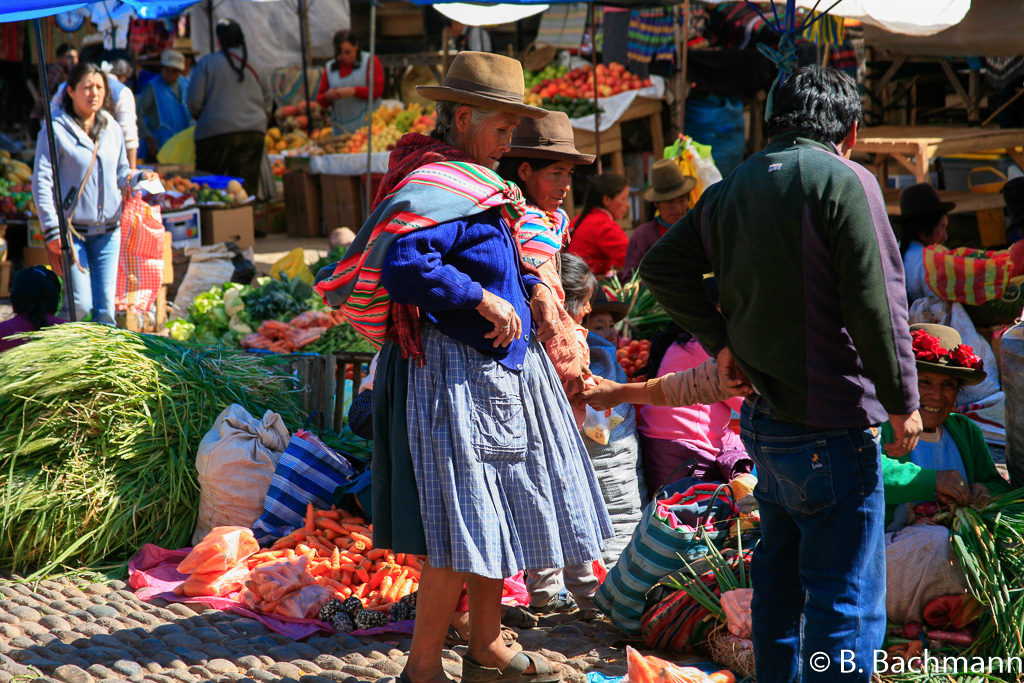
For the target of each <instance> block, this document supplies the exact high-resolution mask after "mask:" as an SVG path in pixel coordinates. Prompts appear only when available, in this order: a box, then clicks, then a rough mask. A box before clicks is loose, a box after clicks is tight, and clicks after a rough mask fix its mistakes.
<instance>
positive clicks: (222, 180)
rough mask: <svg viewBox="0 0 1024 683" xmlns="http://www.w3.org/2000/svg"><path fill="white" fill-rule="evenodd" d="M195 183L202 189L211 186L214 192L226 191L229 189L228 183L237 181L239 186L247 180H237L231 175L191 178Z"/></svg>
mask: <svg viewBox="0 0 1024 683" xmlns="http://www.w3.org/2000/svg"><path fill="white" fill-rule="evenodd" d="M189 180H191V181H192V182H193V183H195V184H196V185H198V186H199V187H202V186H203V185H209V186H210V189H213V190H226V189H228V183H230V182H231V181H232V180H237V181H238V182H239V184H241V183H244V182H245V178H235V177H233V176H229V175H197V176H192V177H191V178H189Z"/></svg>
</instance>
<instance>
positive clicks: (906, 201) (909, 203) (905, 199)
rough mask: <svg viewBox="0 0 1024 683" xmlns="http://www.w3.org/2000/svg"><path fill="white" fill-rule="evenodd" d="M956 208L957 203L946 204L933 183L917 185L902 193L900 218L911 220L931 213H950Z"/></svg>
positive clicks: (907, 188) (904, 189)
mask: <svg viewBox="0 0 1024 683" xmlns="http://www.w3.org/2000/svg"><path fill="white" fill-rule="evenodd" d="M955 207H956V202H944V201H942V199H941V198H940V197H939V192H938V190H936V189H935V188H934V187H932V185H931V183H917V184H916V185H910V186H909V187H905V188H903V190H902V191H901V192H900V216H902V217H903V218H910V217H911V216H919V215H921V214H922V213H928V212H929V211H944V212H945V213H949V212H950V211H952V210H953V209H954V208H955Z"/></svg>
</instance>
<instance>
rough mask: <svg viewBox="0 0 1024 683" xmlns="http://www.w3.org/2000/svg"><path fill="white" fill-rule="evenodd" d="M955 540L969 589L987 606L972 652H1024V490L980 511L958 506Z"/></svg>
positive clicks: (1022, 654)
mask: <svg viewBox="0 0 1024 683" xmlns="http://www.w3.org/2000/svg"><path fill="white" fill-rule="evenodd" d="M951 540H952V543H953V548H954V550H955V551H956V554H957V557H958V558H959V559H960V564H961V565H962V566H963V569H964V574H966V576H967V585H968V587H969V589H970V591H971V594H972V595H974V597H975V598H976V599H977V600H978V601H979V602H980V603H982V604H983V605H985V607H986V614H985V615H984V616H983V617H982V622H981V624H980V626H979V629H978V635H977V637H976V639H975V642H974V645H973V647H972V651H973V652H974V653H976V654H980V655H992V656H1000V657H1024V489H1018V490H1016V491H1010V492H1009V493H1005V494H1003V495H1001V496H998V497H996V498H994V499H993V500H992V501H991V502H989V504H988V505H986V506H985V508H984V509H982V510H980V511H979V510H975V509H973V508H960V509H958V510H957V511H956V515H955V518H954V521H953V533H952V535H951Z"/></svg>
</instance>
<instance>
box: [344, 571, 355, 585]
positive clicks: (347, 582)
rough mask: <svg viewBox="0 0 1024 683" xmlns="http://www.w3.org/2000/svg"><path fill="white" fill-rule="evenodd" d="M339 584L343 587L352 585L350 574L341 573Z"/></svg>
mask: <svg viewBox="0 0 1024 683" xmlns="http://www.w3.org/2000/svg"><path fill="white" fill-rule="evenodd" d="M341 583H342V585H343V586H351V585H352V572H342V574H341Z"/></svg>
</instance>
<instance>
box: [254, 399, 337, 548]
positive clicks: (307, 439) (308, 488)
mask: <svg viewBox="0 0 1024 683" xmlns="http://www.w3.org/2000/svg"><path fill="white" fill-rule="evenodd" d="M311 419H312V418H311ZM354 475H355V469H354V468H353V467H352V464H351V463H350V462H349V461H348V459H347V458H345V456H343V455H341V454H340V453H338V452H336V451H335V450H333V449H332V448H330V447H329V446H327V445H326V444H324V442H323V441H321V440H320V439H319V438H317V436H316V435H315V434H313V433H312V432H308V431H306V430H305V429H300V430H299V431H297V432H295V434H293V435H292V438H291V441H289V442H288V448H286V449H285V451H284V454H283V455H282V456H281V459H280V460H279V461H278V463H277V469H275V470H274V477H273V479H272V480H271V482H270V489H269V490H268V491H267V497H266V498H265V499H264V500H263V514H262V515H261V516H260V518H259V519H258V520H256V523H255V524H253V525H252V532H253V535H254V536H255V537H256V540H257V541H259V543H260V545H267V544H269V543H271V542H272V541H274V540H275V539H278V538H280V537H281V536H284V535H285V534H287V533H290V532H292V531H294V530H295V529H297V528H298V527H300V526H302V524H303V517H304V516H305V514H306V505H307V504H308V503H309V502H312V503H313V507H315V508H317V509H321V510H326V509H329V508H330V507H331V506H332V505H333V504H334V490H335V489H336V488H338V487H339V486H342V485H344V484H347V483H348V481H349V479H350V478H351V477H352V476H354Z"/></svg>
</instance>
